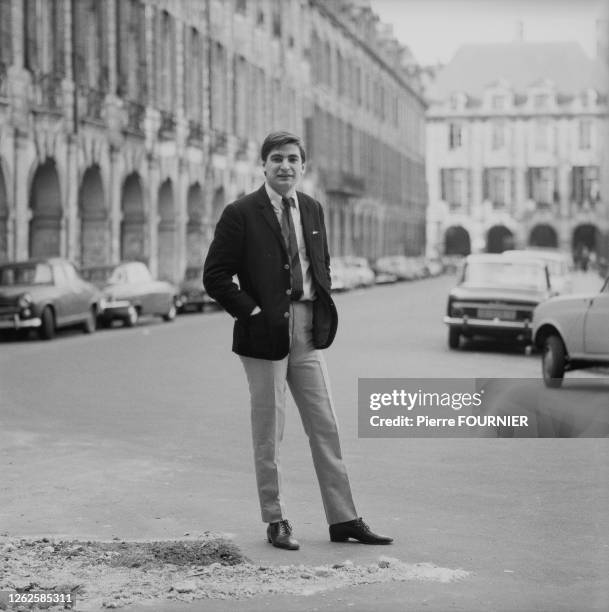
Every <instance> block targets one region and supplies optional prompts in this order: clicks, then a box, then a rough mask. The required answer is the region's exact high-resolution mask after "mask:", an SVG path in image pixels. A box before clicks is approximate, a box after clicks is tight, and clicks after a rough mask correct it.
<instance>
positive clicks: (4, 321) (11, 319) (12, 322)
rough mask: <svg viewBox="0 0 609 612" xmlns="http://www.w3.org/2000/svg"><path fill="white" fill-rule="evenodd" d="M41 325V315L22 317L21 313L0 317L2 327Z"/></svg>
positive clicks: (17, 327)
mask: <svg viewBox="0 0 609 612" xmlns="http://www.w3.org/2000/svg"><path fill="white" fill-rule="evenodd" d="M41 325H42V321H41V319H40V318H39V317H32V318H30V319H21V318H20V317H19V315H11V316H4V317H2V318H0V329H31V328H35V327H40V326H41Z"/></svg>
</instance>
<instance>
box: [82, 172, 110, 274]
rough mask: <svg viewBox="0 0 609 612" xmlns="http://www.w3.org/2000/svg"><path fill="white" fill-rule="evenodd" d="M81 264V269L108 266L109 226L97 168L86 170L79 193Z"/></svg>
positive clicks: (102, 188)
mask: <svg viewBox="0 0 609 612" xmlns="http://www.w3.org/2000/svg"><path fill="white" fill-rule="evenodd" d="M78 212H79V215H80V262H81V264H82V265H83V266H100V265H104V264H107V263H110V226H109V223H108V209H107V208H106V198H105V195H104V187H103V184H102V178H101V172H100V169H99V166H97V165H95V166H91V167H89V168H87V170H86V172H85V174H84V176H83V179H82V183H81V185H80V190H79V193H78Z"/></svg>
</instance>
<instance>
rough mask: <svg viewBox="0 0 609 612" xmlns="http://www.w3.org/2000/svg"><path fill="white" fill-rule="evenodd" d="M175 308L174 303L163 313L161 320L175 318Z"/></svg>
mask: <svg viewBox="0 0 609 612" xmlns="http://www.w3.org/2000/svg"><path fill="white" fill-rule="evenodd" d="M177 312H178V311H177V309H176V306H175V304H172V305H171V307H170V308H169V311H168V312H167V314H164V315H163V321H173V320H174V319H175V318H176V314H177Z"/></svg>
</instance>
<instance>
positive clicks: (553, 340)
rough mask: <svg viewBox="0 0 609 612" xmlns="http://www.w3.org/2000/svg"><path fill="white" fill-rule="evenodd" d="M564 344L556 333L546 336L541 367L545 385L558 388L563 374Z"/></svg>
mask: <svg viewBox="0 0 609 612" xmlns="http://www.w3.org/2000/svg"><path fill="white" fill-rule="evenodd" d="M565 361H566V359H565V345H564V344H563V341H562V340H561V339H560V338H559V337H558V336H556V335H551V336H548V337H547V338H546V339H545V341H544V345H543V355H542V358H541V368H542V372H543V380H544V382H545V384H546V387H551V388H554V389H556V388H558V387H560V386H561V385H562V381H563V378H564V376H565Z"/></svg>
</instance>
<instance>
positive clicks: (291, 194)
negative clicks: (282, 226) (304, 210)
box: [264, 182, 298, 210]
mask: <svg viewBox="0 0 609 612" xmlns="http://www.w3.org/2000/svg"><path fill="white" fill-rule="evenodd" d="M264 187H265V189H266V193H267V195H268V196H269V200H270V201H271V204H272V205H273V208H274V209H275V210H281V209H282V206H283V203H282V201H281V200H282V199H283V198H284V197H286V198H293V199H294V203H295V204H296V208H298V198H297V197H296V189H294V188H292V189H291V190H290V191H288V193H286V194H285V196H282V195H281V194H279V193H277V192H276V191H275V190H274V189H273V188H272V187H271V186H270V185H269V184H268V183H267V182H265V183H264Z"/></svg>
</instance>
